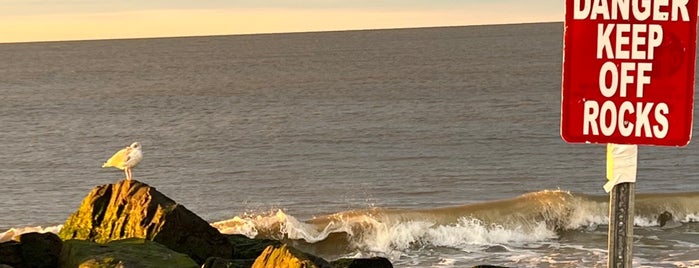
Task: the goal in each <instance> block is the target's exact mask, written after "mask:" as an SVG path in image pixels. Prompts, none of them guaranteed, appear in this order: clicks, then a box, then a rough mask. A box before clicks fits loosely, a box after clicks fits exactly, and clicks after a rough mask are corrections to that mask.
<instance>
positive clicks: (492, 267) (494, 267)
mask: <svg viewBox="0 0 699 268" xmlns="http://www.w3.org/2000/svg"><path fill="white" fill-rule="evenodd" d="M473 268H509V267H505V266H497V265H476V266H473Z"/></svg>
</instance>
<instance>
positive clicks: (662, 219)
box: [658, 211, 672, 227]
mask: <svg viewBox="0 0 699 268" xmlns="http://www.w3.org/2000/svg"><path fill="white" fill-rule="evenodd" d="M669 221H672V213H670V212H667V211H665V212H663V213H660V215H658V224H659V225H660V227H663V226H665V225H666V224H667V223H668V222H669Z"/></svg>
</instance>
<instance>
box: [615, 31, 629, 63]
mask: <svg viewBox="0 0 699 268" xmlns="http://www.w3.org/2000/svg"><path fill="white" fill-rule="evenodd" d="M630 30H631V25H630V24H618V25H617V26H616V51H615V53H614V58H615V59H624V60H628V59H629V51H628V50H625V49H623V48H622V46H623V45H628V44H629V37H628V36H624V33H628V32H629V31H630Z"/></svg>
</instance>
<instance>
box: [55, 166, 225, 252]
mask: <svg viewBox="0 0 699 268" xmlns="http://www.w3.org/2000/svg"><path fill="white" fill-rule="evenodd" d="M59 237H61V239H63V240H69V239H79V240H89V241H94V242H98V243H106V242H109V241H114V240H121V239H125V238H143V239H147V240H152V241H155V242H158V243H160V244H162V245H164V246H166V247H168V248H170V249H172V250H175V251H177V252H180V253H185V254H187V255H189V256H190V257H191V258H192V259H194V260H195V261H196V262H197V263H199V264H201V263H204V261H205V260H206V259H207V258H209V257H222V258H230V257H231V256H232V255H233V246H232V245H231V244H230V242H229V241H228V239H227V238H226V237H225V236H224V235H222V234H221V233H220V232H219V231H218V230H217V229H216V228H214V227H212V226H211V225H210V224H209V223H208V222H206V221H205V220H203V219H201V218H200V217H199V216H197V215H196V214H194V213H193V212H191V211H190V210H188V209H187V208H185V207H184V206H182V205H180V204H177V203H176V202H175V201H173V200H172V199H170V198H168V197H167V196H165V195H164V194H162V193H160V192H158V191H157V190H156V189H155V188H154V187H151V186H149V185H147V184H145V183H142V182H139V181H136V180H130V181H129V180H123V181H120V182H117V183H114V184H107V185H102V186H98V187H96V188H94V189H93V190H92V191H91V192H90V193H89V194H88V195H87V197H85V199H83V201H82V203H81V205H80V208H79V209H78V210H77V211H76V212H74V213H73V214H72V215H71V216H70V217H69V218H68V220H67V221H66V222H65V224H64V225H63V229H61V231H60V232H59Z"/></svg>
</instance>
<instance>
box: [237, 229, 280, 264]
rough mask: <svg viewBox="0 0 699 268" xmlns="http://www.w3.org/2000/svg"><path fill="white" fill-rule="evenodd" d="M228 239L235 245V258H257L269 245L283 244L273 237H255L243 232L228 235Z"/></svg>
mask: <svg viewBox="0 0 699 268" xmlns="http://www.w3.org/2000/svg"><path fill="white" fill-rule="evenodd" d="M226 237H228V241H230V242H231V244H232V245H233V248H234V251H235V253H234V254H233V259H253V260H254V259H255V258H257V257H258V256H260V254H262V252H263V251H264V250H265V249H266V248H267V246H275V247H276V246H281V245H282V242H279V241H278V240H272V239H253V238H248V237H247V236H245V235H241V234H232V235H227V236H226Z"/></svg>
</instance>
